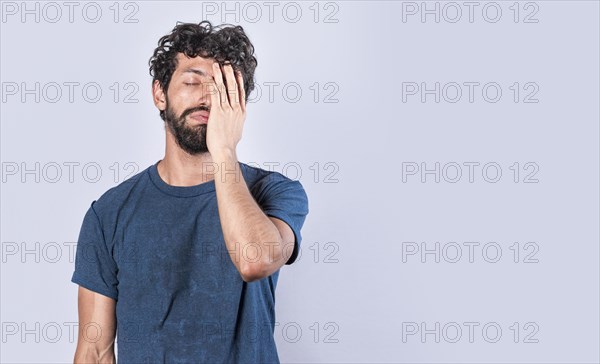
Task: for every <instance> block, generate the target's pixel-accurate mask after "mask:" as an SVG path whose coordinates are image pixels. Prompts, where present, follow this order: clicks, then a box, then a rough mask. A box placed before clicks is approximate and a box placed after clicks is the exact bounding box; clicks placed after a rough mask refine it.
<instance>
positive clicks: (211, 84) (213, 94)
mask: <svg viewBox="0 0 600 364" xmlns="http://www.w3.org/2000/svg"><path fill="white" fill-rule="evenodd" d="M204 85H205V86H206V91H207V92H208V94H209V95H210V104H211V107H216V106H217V105H220V104H221V99H220V95H219V89H218V88H217V84H216V83H215V80H214V79H210V80H206V81H205V82H204Z"/></svg>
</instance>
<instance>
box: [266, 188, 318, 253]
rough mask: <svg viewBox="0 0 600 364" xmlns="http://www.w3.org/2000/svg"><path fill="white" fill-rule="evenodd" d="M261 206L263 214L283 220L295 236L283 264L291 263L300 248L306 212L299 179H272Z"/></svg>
mask: <svg viewBox="0 0 600 364" xmlns="http://www.w3.org/2000/svg"><path fill="white" fill-rule="evenodd" d="M271 177H272V176H271ZM261 208H262V210H263V212H264V213H265V215H267V216H272V217H276V218H278V219H280V220H283V221H285V223H287V224H288V225H289V226H290V228H291V229H292V231H293V232H294V236H295V238H296V240H295V243H294V251H293V252H292V255H291V256H290V258H289V259H288V261H287V262H286V263H285V264H292V263H293V262H294V261H295V260H296V258H297V256H298V252H299V249H300V242H301V241H302V235H301V233H300V230H301V229H302V225H304V220H305V219H306V215H307V214H308V197H307V196H306V192H305V191H304V188H303V187H302V184H301V183H300V182H299V181H295V180H291V179H287V178H281V179H279V178H277V179H273V182H272V184H271V186H269V188H268V190H267V191H266V194H265V197H264V200H263V202H262V204H261Z"/></svg>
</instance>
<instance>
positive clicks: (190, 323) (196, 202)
mask: <svg viewBox="0 0 600 364" xmlns="http://www.w3.org/2000/svg"><path fill="white" fill-rule="evenodd" d="M253 53H254V47H253V46H252V44H251V43H250V41H249V39H248V37H247V36H246V34H245V33H244V31H243V29H242V27H240V26H237V27H213V26H212V25H211V24H210V22H207V21H203V22H201V23H200V24H178V25H177V26H176V27H175V28H174V29H173V31H172V32H171V33H170V34H168V35H166V36H164V37H162V38H161V39H160V41H159V43H158V48H156V50H155V51H154V55H153V56H152V57H151V59H150V74H151V75H152V76H153V85H152V94H153V99H154V104H155V105H156V107H157V108H158V109H159V111H160V115H161V118H162V119H163V120H164V122H165V130H166V151H165V156H164V158H163V159H161V160H159V161H158V162H157V163H156V164H153V165H151V166H150V167H148V168H147V169H146V170H144V171H142V172H141V173H139V174H137V175H135V176H133V177H131V178H130V179H128V180H126V181H124V182H123V183H121V184H119V185H118V186H116V187H114V188H111V189H110V190H108V191H107V192H106V193H104V194H103V195H102V196H101V197H100V198H99V199H98V200H97V201H94V202H92V204H91V206H90V208H89V210H88V211H87V214H86V215H85V218H84V220H83V225H82V227H81V232H80V236H79V240H78V245H77V256H76V261H75V272H74V274H73V278H72V281H73V282H74V283H77V284H78V285H79V297H78V303H79V338H78V343H77V350H76V353H75V362H86V363H89V362H114V361H115V353H114V346H115V337H117V340H116V344H117V345H116V346H117V349H118V350H117V351H118V353H117V354H118V355H117V358H118V360H119V361H122V362H124V363H129V362H131V363H159V362H161V363H162V362H169V363H203V362H210V363H220V362H253V363H264V362H279V358H278V355H277V349H276V346H275V341H274V338H273V332H274V325H275V308H274V305H275V287H276V285H277V278H278V275H279V269H280V268H281V267H282V266H283V265H284V264H291V263H293V262H294V260H295V259H296V256H297V255H298V249H299V245H300V241H301V235H300V229H301V228H302V225H303V223H304V220H305V217H306V215H307V214H308V200H307V196H306V194H305V192H304V189H303V188H302V185H301V184H300V183H299V182H298V181H293V180H290V179H288V178H287V177H285V176H283V175H281V174H280V173H277V172H269V171H265V170H263V169H260V168H256V167H251V166H249V165H247V164H245V163H242V162H239V161H238V159H237V155H236V146H237V144H238V142H239V140H240V138H241V136H242V128H243V124H244V120H245V117H246V100H247V97H248V95H249V94H250V92H251V91H252V89H253V88H254V82H253V78H254V70H255V68H256V66H257V61H256V58H255V57H254V55H253ZM117 333H118V335H117Z"/></svg>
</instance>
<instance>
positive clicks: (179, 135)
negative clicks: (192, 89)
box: [165, 100, 210, 155]
mask: <svg viewBox="0 0 600 364" xmlns="http://www.w3.org/2000/svg"><path fill="white" fill-rule="evenodd" d="M196 111H210V110H209V109H208V107H206V106H198V107H194V108H191V109H186V110H185V111H184V112H183V113H181V116H180V117H177V116H176V115H175V112H173V110H172V109H171V108H170V107H169V102H168V100H167V110H166V111H165V122H166V123H167V126H168V127H169V130H171V133H173V135H174V136H175V140H176V141H177V144H178V145H179V147H181V149H183V150H184V151H186V152H187V153H188V154H190V155H197V154H201V153H207V152H208V147H207V145H206V124H200V125H194V126H192V127H188V126H186V125H185V118H186V117H187V116H188V115H190V114H191V113H194V112H196Z"/></svg>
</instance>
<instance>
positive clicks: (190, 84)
mask: <svg viewBox="0 0 600 364" xmlns="http://www.w3.org/2000/svg"><path fill="white" fill-rule="evenodd" d="M184 85H186V86H197V85H199V83H195V82H194V83H188V82H184Z"/></svg>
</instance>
